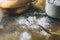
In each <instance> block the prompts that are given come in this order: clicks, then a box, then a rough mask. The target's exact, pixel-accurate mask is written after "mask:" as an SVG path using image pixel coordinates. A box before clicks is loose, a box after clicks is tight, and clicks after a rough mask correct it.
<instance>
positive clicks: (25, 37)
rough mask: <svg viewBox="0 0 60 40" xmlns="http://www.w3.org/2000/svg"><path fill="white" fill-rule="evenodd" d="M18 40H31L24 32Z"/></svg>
mask: <svg viewBox="0 0 60 40" xmlns="http://www.w3.org/2000/svg"><path fill="white" fill-rule="evenodd" d="M20 40H31V35H30V34H29V33H28V32H26V31H25V32H23V33H22V34H21V36H20Z"/></svg>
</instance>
